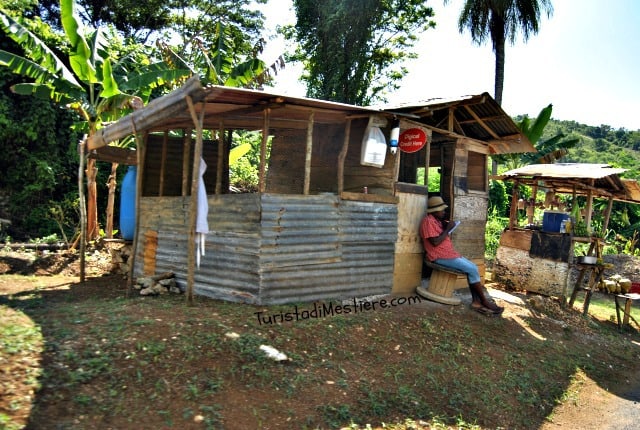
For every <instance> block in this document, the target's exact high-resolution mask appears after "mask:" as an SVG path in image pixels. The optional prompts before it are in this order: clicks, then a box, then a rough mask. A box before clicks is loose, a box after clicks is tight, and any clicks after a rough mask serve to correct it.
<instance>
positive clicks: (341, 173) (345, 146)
mask: <svg viewBox="0 0 640 430" xmlns="http://www.w3.org/2000/svg"><path fill="white" fill-rule="evenodd" d="M350 137H351V118H348V119H347V123H346V124H345V127H344V139H343V141H342V148H341V149H340V154H338V195H340V194H342V192H343V191H344V160H345V159H346V158H347V151H348V150H349V139H350Z"/></svg>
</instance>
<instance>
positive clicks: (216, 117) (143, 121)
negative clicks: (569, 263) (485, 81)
mask: <svg viewBox="0 0 640 430" xmlns="http://www.w3.org/2000/svg"><path fill="white" fill-rule="evenodd" d="M267 110H268V115H269V128H270V129H307V128H308V124H309V121H310V119H311V114H312V113H313V118H312V120H313V122H314V123H317V124H332V123H333V124H339V123H344V122H345V121H346V119H347V118H354V117H369V116H370V115H373V114H377V115H383V116H387V117H389V118H392V117H394V116H402V117H405V118H407V119H410V120H412V121H414V122H418V123H420V124H424V125H425V126H427V127H428V128H431V129H432V130H433V131H434V133H433V138H434V141H437V139H448V140H450V139H452V138H461V137H463V138H468V139H472V140H476V141H479V142H481V143H483V144H485V145H487V144H488V146H489V149H490V152H491V153H497V154H500V153H510V152H535V149H534V148H533V146H532V145H531V143H530V142H529V141H528V140H527V138H526V137H525V136H524V135H522V134H521V133H520V131H519V130H518V128H517V126H516V125H515V123H514V122H513V120H512V119H511V118H510V117H509V116H508V115H507V114H506V113H505V112H504V111H503V110H502V109H501V108H500V106H499V105H498V104H497V103H496V102H495V100H493V98H491V96H489V95H488V94H487V93H484V94H481V95H479V96H468V97H463V98H461V99H459V100H447V101H444V100H442V99H434V100H432V101H429V102H425V103H424V104H420V105H416V106H397V107H394V108H391V107H379V108H376V107H359V106H354V105H348V104H343V103H335V102H329V101H323V100H315V99H309V98H301V97H290V96H284V95H278V94H272V93H268V92H264V91H257V90H247V89H239V88H232V87H221V86H210V87H206V88H203V87H202V85H201V84H200V81H199V80H198V78H197V77H193V78H190V79H189V80H188V81H187V82H186V83H185V85H183V86H182V87H181V88H179V89H177V90H175V91H173V92H172V93H170V94H167V95H165V96H163V97H160V98H157V99H155V100H153V101H151V102H150V103H149V104H148V105H147V106H145V107H144V108H142V109H140V110H138V111H135V112H133V113H131V114H130V115H127V116H126V117H124V118H121V119H120V120H118V121H117V122H115V123H113V124H110V125H107V126H106V127H104V128H102V129H100V130H98V132H97V133H96V134H95V135H94V136H92V137H91V138H90V139H89V142H88V149H89V150H95V149H97V148H101V147H104V146H105V145H108V144H109V143H110V142H113V141H116V140H118V139H122V138H124V137H126V136H128V135H131V134H135V133H141V132H160V131H165V130H180V129H193V128H196V122H197V121H198V119H199V118H201V119H202V121H203V127H204V129H218V128H220V125H221V122H222V123H223V124H224V128H225V129H249V130H252V129H253V130H257V129H261V128H262V127H263V126H264V123H265V112H266V111H267Z"/></svg>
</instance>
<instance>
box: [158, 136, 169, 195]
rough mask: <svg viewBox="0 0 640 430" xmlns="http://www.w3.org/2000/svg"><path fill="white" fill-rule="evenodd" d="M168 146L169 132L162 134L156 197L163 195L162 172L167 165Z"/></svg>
mask: <svg viewBox="0 0 640 430" xmlns="http://www.w3.org/2000/svg"><path fill="white" fill-rule="evenodd" d="M168 144H169V131H165V132H164V136H163V138H162V156H161V158H160V185H159V186H158V196H160V197H162V196H163V195H164V171H165V165H166V164H167V145H168Z"/></svg>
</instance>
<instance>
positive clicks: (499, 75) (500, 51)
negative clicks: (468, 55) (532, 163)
mask: <svg viewBox="0 0 640 430" xmlns="http://www.w3.org/2000/svg"><path fill="white" fill-rule="evenodd" d="M504 45H505V38H504V32H503V34H502V35H496V36H495V40H494V41H493V46H494V52H495V54H496V75H495V88H494V98H495V100H496V102H497V103H498V104H499V105H502V89H503V87H504V58H505V50H504ZM491 174H492V175H497V174H498V160H496V159H495V158H494V157H492V158H491Z"/></svg>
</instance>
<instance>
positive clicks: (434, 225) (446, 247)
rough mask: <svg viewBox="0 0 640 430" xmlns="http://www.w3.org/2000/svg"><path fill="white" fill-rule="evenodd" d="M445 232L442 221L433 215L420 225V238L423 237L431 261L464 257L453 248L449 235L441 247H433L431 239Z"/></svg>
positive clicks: (429, 215) (428, 216)
mask: <svg viewBox="0 0 640 430" xmlns="http://www.w3.org/2000/svg"><path fill="white" fill-rule="evenodd" d="M443 230H444V227H443V226H442V221H440V220H439V219H438V218H436V217H435V216H433V215H432V214H427V216H426V217H424V219H423V220H422V223H421V224H420V237H422V244H423V246H424V250H425V251H426V253H427V258H428V259H429V261H434V260H437V259H438V258H458V257H461V256H462V255H461V254H459V253H458V252H457V251H456V250H455V249H454V248H453V243H452V242H451V237H450V236H449V235H447V237H446V238H445V239H444V240H443V241H442V242H441V243H440V245H438V246H433V244H432V243H431V241H430V240H429V238H430V237H438V236H440V235H441V234H442V232H443Z"/></svg>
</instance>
